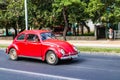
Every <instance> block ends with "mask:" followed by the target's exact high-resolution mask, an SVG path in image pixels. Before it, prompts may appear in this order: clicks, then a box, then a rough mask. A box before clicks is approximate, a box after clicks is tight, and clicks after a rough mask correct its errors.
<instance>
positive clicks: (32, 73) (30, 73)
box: [0, 68, 83, 80]
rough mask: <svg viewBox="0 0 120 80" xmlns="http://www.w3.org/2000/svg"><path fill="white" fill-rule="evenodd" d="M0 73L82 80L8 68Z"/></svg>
mask: <svg viewBox="0 0 120 80" xmlns="http://www.w3.org/2000/svg"><path fill="white" fill-rule="evenodd" d="M0 71H7V72H15V73H23V74H28V75H35V76H43V77H49V78H57V79H64V80H83V79H78V78H70V77H63V76H56V75H49V74H43V73H35V72H29V71H22V70H14V69H8V68H0Z"/></svg>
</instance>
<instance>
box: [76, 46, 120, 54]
mask: <svg viewBox="0 0 120 80" xmlns="http://www.w3.org/2000/svg"><path fill="white" fill-rule="evenodd" d="M78 49H79V50H80V51H83V52H107V53H120V48H105V47H103V48H100V47H78Z"/></svg>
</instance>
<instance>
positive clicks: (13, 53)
mask: <svg viewBox="0 0 120 80" xmlns="http://www.w3.org/2000/svg"><path fill="white" fill-rule="evenodd" d="M9 57H10V59H11V60H13V61H15V60H17V58H18V56H17V52H16V50H15V49H14V48H11V49H10V52H9Z"/></svg>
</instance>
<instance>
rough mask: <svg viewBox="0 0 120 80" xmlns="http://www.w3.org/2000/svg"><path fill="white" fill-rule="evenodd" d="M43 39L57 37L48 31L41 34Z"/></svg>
mask: <svg viewBox="0 0 120 80" xmlns="http://www.w3.org/2000/svg"><path fill="white" fill-rule="evenodd" d="M40 36H41V39H42V40H47V39H55V35H54V34H52V33H50V32H47V33H41V34H40Z"/></svg>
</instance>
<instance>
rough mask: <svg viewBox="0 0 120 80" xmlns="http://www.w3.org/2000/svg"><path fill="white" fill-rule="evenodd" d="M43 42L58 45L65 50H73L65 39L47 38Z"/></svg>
mask: <svg viewBox="0 0 120 80" xmlns="http://www.w3.org/2000/svg"><path fill="white" fill-rule="evenodd" d="M44 44H46V45H50V46H55V47H60V48H62V49H64V50H65V51H66V52H75V50H74V48H73V45H71V44H70V43H68V42H66V41H62V40H57V39H48V40H45V41H44Z"/></svg>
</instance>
